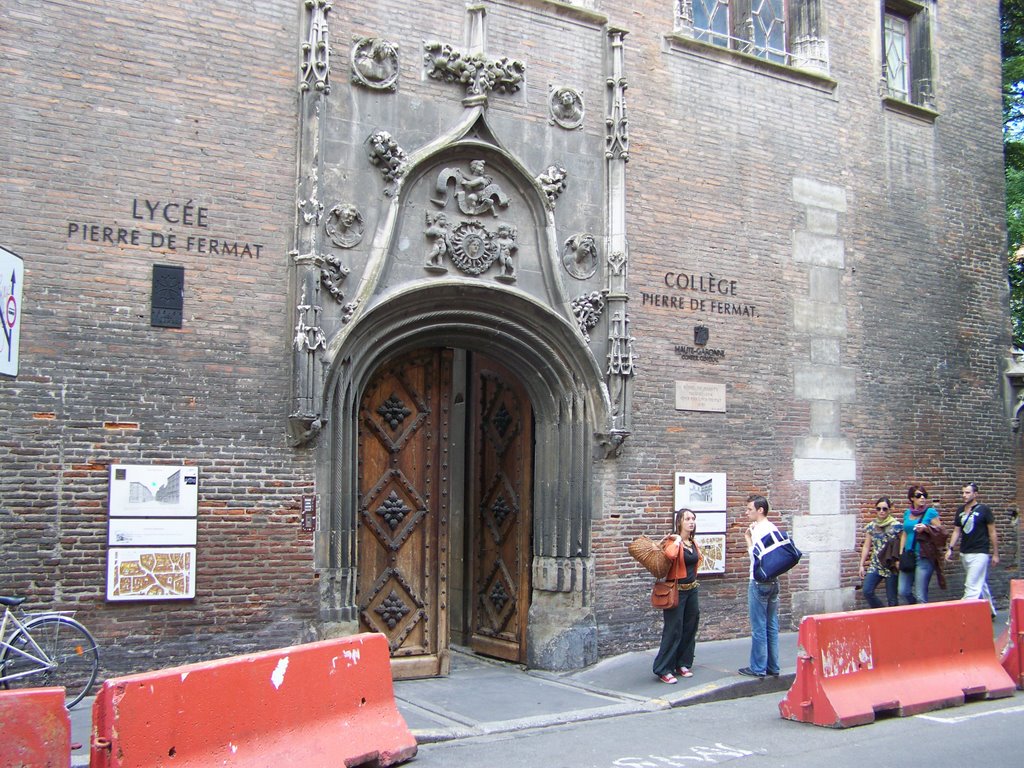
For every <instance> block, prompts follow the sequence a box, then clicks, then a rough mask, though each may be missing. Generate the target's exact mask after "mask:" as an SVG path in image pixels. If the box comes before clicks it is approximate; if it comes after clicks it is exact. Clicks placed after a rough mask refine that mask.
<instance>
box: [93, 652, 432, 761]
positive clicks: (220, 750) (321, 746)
mask: <svg viewBox="0 0 1024 768" xmlns="http://www.w3.org/2000/svg"><path fill="white" fill-rule="evenodd" d="M389 656H390V655H389V651H388V643H387V639H386V638H385V637H384V635H381V634H369V633H368V634H361V635H352V636H350V637H345V638H341V639H338V640H324V641H321V642H317V643H309V644H307V645H297V646H293V647H291V648H281V649H278V650H273V651H265V652H262V653H253V654H248V655H244V656H234V657H231V658H227V659H220V660H217V661H210V662H203V663H199V664H190V665H187V666H183V667H176V668H172V669H165V670H160V671H157V672H150V673H145V674H138V675H129V676H127V677H120V678H115V679H112V680H108V681H106V682H105V683H104V684H103V687H102V689H101V690H100V692H99V694H98V695H97V696H96V700H95V702H94V703H93V715H92V716H93V731H92V734H93V736H92V744H91V756H90V763H89V765H90V767H91V768H107V767H108V766H118V767H123V768H127V766H132V767H133V768H146V767H147V766H175V768H186V767H188V768H206V767H207V766H214V765H216V766H225V765H226V766H236V767H239V768H241V767H244V766H270V765H274V766H277V765H281V766H284V765H301V766H303V768H327V767H328V766H330V768H337V767H338V766H346V768H353V767H354V766H373V767H374V768H376V767H377V766H389V765H395V764H397V763H401V762H404V761H406V760H409V759H411V758H412V757H414V756H415V754H416V740H415V738H414V737H413V735H412V733H411V732H410V731H409V729H408V727H407V726H406V723H405V720H404V719H403V718H402V716H401V714H400V713H399V712H398V708H397V706H396V705H395V698H394V687H393V686H392V682H391V660H390V657H389Z"/></svg>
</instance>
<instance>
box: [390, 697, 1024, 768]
mask: <svg viewBox="0 0 1024 768" xmlns="http://www.w3.org/2000/svg"><path fill="white" fill-rule="evenodd" d="M779 698H780V696H779V695H778V694H768V695H763V696H753V697H750V698H745V699H736V700H732V701H723V702H717V703H713V704H704V705H701V706H697V707H684V708H680V709H672V710H666V711H661V712H656V713H650V714H638V715H627V716H623V717H618V718H613V719H608V720H600V721H593V722H585V723H578V724H573V725H565V726H558V727H553V728H544V729H536V730H532V731H523V732H519V733H509V734H504V735H498V736H489V737H478V738H473V739H465V740H461V741H452V742H443V743H439V744H430V745H425V746H421V747H420V750H419V754H418V755H417V757H416V758H415V759H414V760H413V761H412V762H411V763H409V764H408V765H410V766H411V768H432V767H434V766H437V767H438V768H440V767H441V766H445V768H450V767H451V766H459V768H494V767H495V766H500V767H501V768H539V767H542V768H681V767H682V766H699V765H719V764H724V763H735V764H736V765H737V766H738V768H742V766H744V765H749V766H751V768H754V767H756V768H776V767H777V768H783V767H785V768H821V767H822V766H827V768H865V766H877V768H906V767H908V766H913V767H916V766H922V767H927V768H945V766H957V768H959V767H960V766H966V765H983V766H985V768H1021V766H1024V739H1022V738H1021V734H1022V733H1024V693H1022V692H1020V691H1018V692H1017V694H1016V695H1015V696H1013V697H1011V698H1006V699H998V700H993V701H977V702H970V703H968V704H966V705H965V706H963V707H956V708H951V709H942V710H937V711H935V712H930V713H926V714H923V715H917V716H914V717H904V718H900V717H894V716H889V717H884V718H882V719H879V720H876V721H875V722H874V723H871V724H869V725H863V726H859V727H856V728H846V729H831V728H823V727H820V726H814V725H808V724H805V723H794V722H790V721H788V720H783V719H782V718H781V717H779V714H778V701H779Z"/></svg>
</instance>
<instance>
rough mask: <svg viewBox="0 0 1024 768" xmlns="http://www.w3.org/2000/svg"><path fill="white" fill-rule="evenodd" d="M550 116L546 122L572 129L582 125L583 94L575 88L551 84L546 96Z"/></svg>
mask: <svg viewBox="0 0 1024 768" xmlns="http://www.w3.org/2000/svg"><path fill="white" fill-rule="evenodd" d="M548 108H549V109H550V110H551V118H550V120H549V121H548V122H550V123H551V124H553V125H560V126H561V127H562V128H566V129H568V130H573V129H575V128H581V127H582V126H583V94H581V93H580V92H579V91H577V90H576V89H575V88H556V87H554V86H551V89H550V95H549V97H548Z"/></svg>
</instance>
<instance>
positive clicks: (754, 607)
mask: <svg viewBox="0 0 1024 768" xmlns="http://www.w3.org/2000/svg"><path fill="white" fill-rule="evenodd" d="M747 518H748V519H749V520H750V525H749V526H747V529H746V530H745V531H744V532H743V537H744V538H745V539H746V541H747V554H748V555H750V584H749V586H748V587H747V609H748V610H749V612H750V664H749V666H746V667H743V669H741V670H740V674H741V675H746V676H747V677H759V678H764V676H765V675H772V676H773V677H777V676H778V674H779V580H778V579H772V580H771V581H755V580H754V549H755V547H758V546H760V545H761V539H762V538H763V537H764V536H767V535H769V534H771V533H773V532H777V531H778V528H776V527H775V524H774V523H772V522H771V521H770V520H769V519H768V499H766V498H765V497H764V496H758V495H753V496H749V497H747Z"/></svg>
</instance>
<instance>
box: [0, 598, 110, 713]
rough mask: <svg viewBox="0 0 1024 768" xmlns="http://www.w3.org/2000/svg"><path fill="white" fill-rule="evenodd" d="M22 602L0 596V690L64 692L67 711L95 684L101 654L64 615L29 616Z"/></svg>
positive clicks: (79, 626) (85, 633)
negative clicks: (51, 689) (57, 689)
mask: <svg viewBox="0 0 1024 768" xmlns="http://www.w3.org/2000/svg"><path fill="white" fill-rule="evenodd" d="M23 602H25V598H24V597H3V596H0V605H2V606H3V607H4V616H3V620H2V621H0V684H3V687H4V688H42V687H48V686H59V687H63V688H64V691H65V694H64V706H66V707H67V708H68V709H71V708H72V707H73V706H75V704H77V703H78V702H80V701H81V700H82V699H83V698H84V697H85V696H86V695H87V694H88V693H89V690H90V689H91V688H92V685H93V683H95V682H96V675H97V673H98V672H99V666H100V654H99V649H98V648H97V647H96V640H95V639H93V636H92V635H91V634H90V633H89V630H88V629H86V628H85V627H84V626H82V624H81V623H79V622H77V621H75V620H74V619H73V618H71V616H70V615H68V612H67V611H42V612H38V613H29V612H26V611H24V610H22V609H21V608H20V606H21V604H22V603H23Z"/></svg>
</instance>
